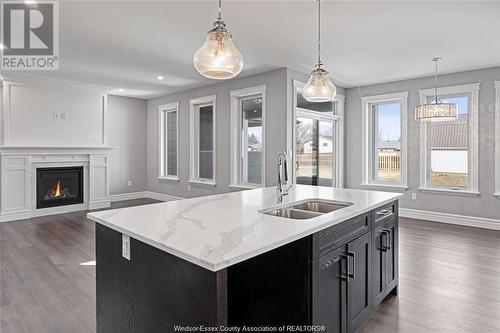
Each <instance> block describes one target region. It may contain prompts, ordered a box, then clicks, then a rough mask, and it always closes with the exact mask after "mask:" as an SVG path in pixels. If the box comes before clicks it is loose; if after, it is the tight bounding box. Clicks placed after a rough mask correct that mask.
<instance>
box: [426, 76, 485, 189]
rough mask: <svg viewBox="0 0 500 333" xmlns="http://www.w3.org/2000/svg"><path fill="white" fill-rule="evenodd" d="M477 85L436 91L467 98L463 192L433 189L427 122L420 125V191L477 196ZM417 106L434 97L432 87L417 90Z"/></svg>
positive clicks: (439, 94) (440, 88)
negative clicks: (465, 184)
mask: <svg viewBox="0 0 500 333" xmlns="http://www.w3.org/2000/svg"><path fill="white" fill-rule="evenodd" d="M479 86H480V84H479V83H473V84H464V85H456V86H447V87H439V88H438V96H450V95H468V97H469V109H468V110H467V112H468V124H467V151H468V161H467V162H468V180H469V185H468V188H467V189H466V190H459V189H451V188H447V187H439V186H432V184H431V174H430V168H431V159H430V149H428V147H429V141H428V128H429V123H428V122H419V127H420V185H419V191H421V192H433V193H441V194H450V195H462V196H478V195H479V194H480V193H479V122H478V120H479ZM418 92H419V96H420V104H426V103H428V99H429V98H431V97H433V96H434V94H435V90H434V88H430V89H421V90H419V91H418Z"/></svg>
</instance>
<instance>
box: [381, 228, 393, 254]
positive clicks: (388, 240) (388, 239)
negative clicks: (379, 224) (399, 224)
mask: <svg viewBox="0 0 500 333" xmlns="http://www.w3.org/2000/svg"><path fill="white" fill-rule="evenodd" d="M382 230H383V231H385V232H386V233H387V250H390V249H391V243H392V242H391V232H392V230H391V229H387V228H384V229H382Z"/></svg>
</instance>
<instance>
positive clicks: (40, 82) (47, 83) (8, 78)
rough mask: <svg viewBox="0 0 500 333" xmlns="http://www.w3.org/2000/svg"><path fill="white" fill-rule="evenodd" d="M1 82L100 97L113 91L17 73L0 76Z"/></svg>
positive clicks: (95, 86) (104, 87)
mask: <svg viewBox="0 0 500 333" xmlns="http://www.w3.org/2000/svg"><path fill="white" fill-rule="evenodd" d="M1 81H2V84H14V85H17V86H25V87H30V86H31V87H37V88H58V89H70V90H76V91H82V92H88V93H97V94H100V95H106V94H107V93H109V92H110V91H112V90H113V89H115V88H114V87H108V86H99V85H93V84H88V83H83V82H78V81H68V80H62V79H55V78H41V77H37V76H32V75H29V74H19V73H15V74H14V73H7V74H2V78H1Z"/></svg>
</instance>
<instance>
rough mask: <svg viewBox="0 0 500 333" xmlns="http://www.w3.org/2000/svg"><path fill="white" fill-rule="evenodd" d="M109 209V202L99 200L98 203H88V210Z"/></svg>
mask: <svg viewBox="0 0 500 333" xmlns="http://www.w3.org/2000/svg"><path fill="white" fill-rule="evenodd" d="M109 207H111V200H109V199H107V200H99V201H90V202H89V207H88V209H89V210H94V209H103V208H109Z"/></svg>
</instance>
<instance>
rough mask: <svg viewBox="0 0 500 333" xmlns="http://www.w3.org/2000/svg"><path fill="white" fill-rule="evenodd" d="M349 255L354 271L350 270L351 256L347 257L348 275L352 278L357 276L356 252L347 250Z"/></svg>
mask: <svg viewBox="0 0 500 333" xmlns="http://www.w3.org/2000/svg"><path fill="white" fill-rule="evenodd" d="M347 256H348V257H351V258H352V273H351V272H349V258H347V275H348V276H349V277H350V278H353V279H355V278H356V253H354V252H351V251H347Z"/></svg>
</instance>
